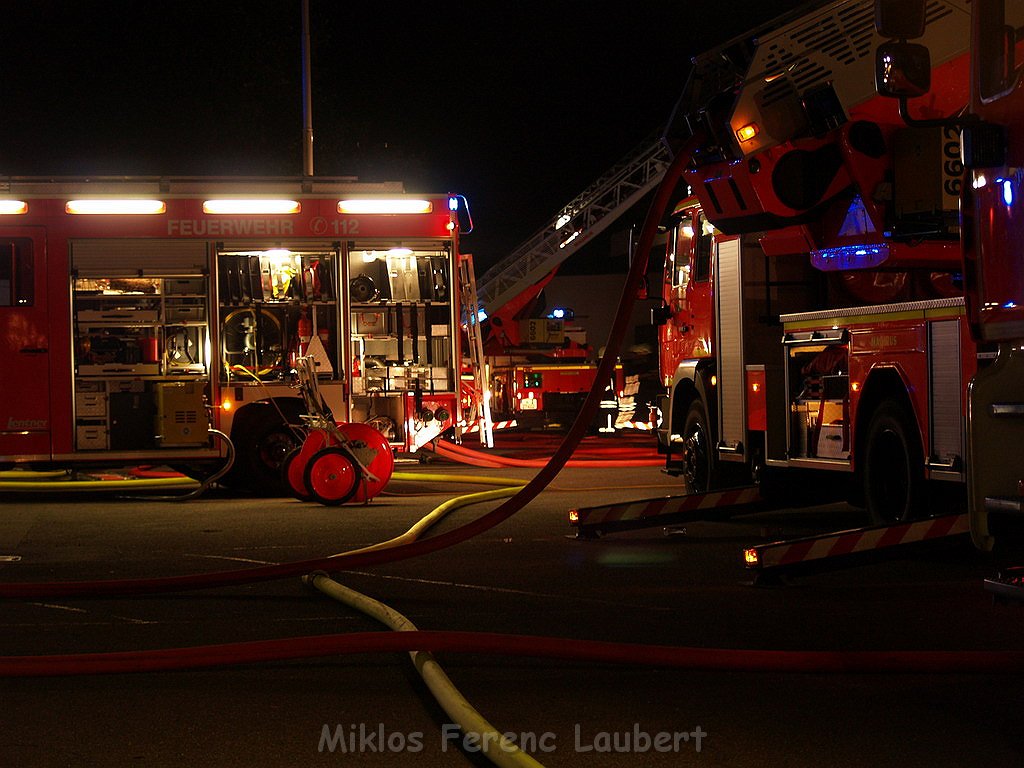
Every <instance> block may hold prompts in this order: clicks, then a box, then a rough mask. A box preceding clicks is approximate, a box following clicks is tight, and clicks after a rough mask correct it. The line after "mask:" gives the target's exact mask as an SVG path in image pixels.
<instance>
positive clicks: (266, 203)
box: [203, 199, 302, 214]
mask: <svg viewBox="0 0 1024 768" xmlns="http://www.w3.org/2000/svg"><path fill="white" fill-rule="evenodd" d="M301 211H302V204H301V203H300V202H299V201H298V200H266V199H241V200H204V201H203V213H227V214H232V213H233V214H246V213H250V214H252V213H257V214H259V213H262V214H274V213H300V212H301Z"/></svg>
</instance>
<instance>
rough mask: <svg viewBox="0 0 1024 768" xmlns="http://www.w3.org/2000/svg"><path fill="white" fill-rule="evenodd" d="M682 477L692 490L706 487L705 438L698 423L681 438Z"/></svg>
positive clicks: (701, 489)
mask: <svg viewBox="0 0 1024 768" xmlns="http://www.w3.org/2000/svg"><path fill="white" fill-rule="evenodd" d="M683 466H684V469H683V478H684V479H685V480H686V482H687V484H689V486H690V490H691V491H693V492H702V491H704V490H706V489H707V482H708V449H707V438H706V437H705V435H704V430H703V429H701V427H700V424H696V425H694V427H693V428H692V429H691V430H690V432H689V433H688V434H687V435H686V437H685V438H684V439H683Z"/></svg>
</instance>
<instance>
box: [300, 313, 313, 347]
mask: <svg viewBox="0 0 1024 768" xmlns="http://www.w3.org/2000/svg"><path fill="white" fill-rule="evenodd" d="M298 331H299V357H302V356H303V355H305V354H306V350H307V349H309V340H310V339H311V338H312V337H313V323H312V322H311V321H310V319H309V310H308V309H303V310H302V314H301V315H300V316H299V327H298Z"/></svg>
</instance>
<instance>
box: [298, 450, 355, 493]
mask: <svg viewBox="0 0 1024 768" xmlns="http://www.w3.org/2000/svg"><path fill="white" fill-rule="evenodd" d="M303 479H304V480H305V483H306V487H307V488H309V492H310V495H311V496H312V497H313V499H314V500H316V501H319V502H320V503H321V504H326V505H327V506H330V507H333V506H337V505H339V504H344V503H345V502H346V501H348V500H349V499H351V498H352V497H353V496H354V495H355V493H356V490H357V489H358V487H359V467H357V466H356V463H355V462H354V461H353V460H352V458H351V456H349V453H348V451H346V450H345V449H344V448H340V447H338V446H331V447H329V448H323V449H321V450H319V451H317V452H316V453H315V454H313V457H312V458H311V459H310V460H309V463H308V464H307V465H306V471H305V474H304V477H303Z"/></svg>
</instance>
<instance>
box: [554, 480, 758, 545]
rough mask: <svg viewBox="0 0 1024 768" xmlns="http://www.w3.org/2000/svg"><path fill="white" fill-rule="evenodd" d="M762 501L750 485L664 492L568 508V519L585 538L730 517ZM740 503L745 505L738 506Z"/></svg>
mask: <svg viewBox="0 0 1024 768" xmlns="http://www.w3.org/2000/svg"><path fill="white" fill-rule="evenodd" d="M762 505H763V501H762V499H761V494H760V492H759V491H758V489H757V488H756V487H754V486H750V487H744V488H730V489H727V490H724V491H712V492H711V493H692V494H687V495H685V496H662V497H660V498H656V499H643V500H641V501H628V502H623V503H620V504H607V505H604V506H600V507H580V508H579V509H571V510H569V523H570V524H571V525H574V526H575V527H576V535H577V537H579V538H586V537H590V536H599V535H601V534H603V533H611V532H614V531H625V530H630V529H637V528H650V527H651V526H656V525H673V524H676V523H685V522H693V521H695V520H708V519H710V518H713V517H730V516H732V515H735V514H738V513H739V512H740V511H742V512H745V513H749V512H756V511H759V509H760V508H761V506H762ZM737 507H742V508H743V509H742V510H738V509H737Z"/></svg>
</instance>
